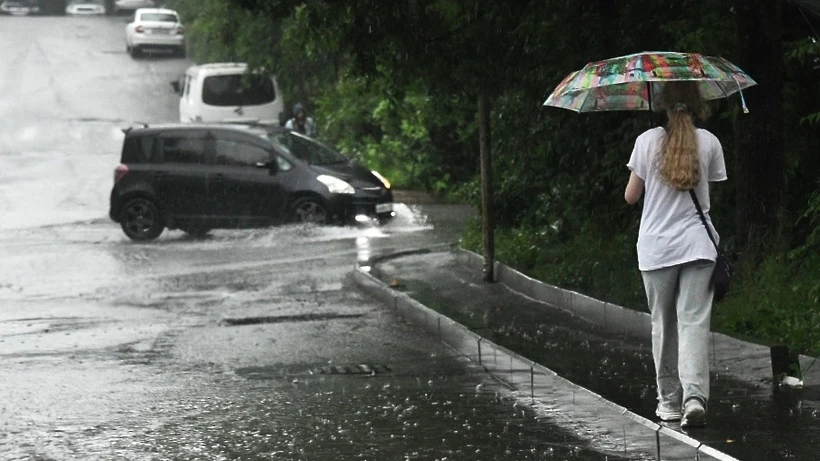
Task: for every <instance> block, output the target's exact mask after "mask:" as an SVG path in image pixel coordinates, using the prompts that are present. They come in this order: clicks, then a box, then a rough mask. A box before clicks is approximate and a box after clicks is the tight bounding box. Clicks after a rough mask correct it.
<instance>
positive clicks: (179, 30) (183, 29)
mask: <svg viewBox="0 0 820 461" xmlns="http://www.w3.org/2000/svg"><path fill="white" fill-rule="evenodd" d="M177 34H178V35H185V28H184V27H182V26H179V27H177Z"/></svg>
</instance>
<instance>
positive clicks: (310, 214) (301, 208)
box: [290, 197, 330, 224]
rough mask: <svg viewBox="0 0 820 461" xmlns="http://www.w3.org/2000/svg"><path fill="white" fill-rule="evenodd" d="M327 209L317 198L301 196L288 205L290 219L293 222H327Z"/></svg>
mask: <svg viewBox="0 0 820 461" xmlns="http://www.w3.org/2000/svg"><path fill="white" fill-rule="evenodd" d="M329 218H330V216H329V214H328V209H327V207H326V206H325V204H324V203H322V202H321V201H320V200H319V199H317V198H313V197H302V198H299V199H297V200H296V201H295V202H293V204H292V205H291V206H290V221H291V222H295V223H312V224H327V223H328V222H329V220H330V219H329Z"/></svg>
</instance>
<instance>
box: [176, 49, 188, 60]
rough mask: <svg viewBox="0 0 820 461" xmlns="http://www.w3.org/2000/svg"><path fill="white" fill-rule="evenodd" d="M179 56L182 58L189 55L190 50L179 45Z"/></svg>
mask: <svg viewBox="0 0 820 461" xmlns="http://www.w3.org/2000/svg"><path fill="white" fill-rule="evenodd" d="M177 56H179V57H180V58H185V57H187V56H188V52H187V51H186V50H185V47H184V46H181V47H179V50H177Z"/></svg>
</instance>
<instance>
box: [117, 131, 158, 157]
mask: <svg viewBox="0 0 820 461" xmlns="http://www.w3.org/2000/svg"><path fill="white" fill-rule="evenodd" d="M153 153H154V137H153V136H129V137H127V138H126V139H125V143H123V152H122V162H123V163H150V162H151V159H152V157H153Z"/></svg>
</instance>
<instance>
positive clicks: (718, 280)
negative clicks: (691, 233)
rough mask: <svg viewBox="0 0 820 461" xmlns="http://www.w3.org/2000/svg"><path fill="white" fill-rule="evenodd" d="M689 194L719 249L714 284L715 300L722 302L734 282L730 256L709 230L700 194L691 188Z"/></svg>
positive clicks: (713, 242)
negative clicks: (727, 255)
mask: <svg viewBox="0 0 820 461" xmlns="http://www.w3.org/2000/svg"><path fill="white" fill-rule="evenodd" d="M689 194H690V195H691V196H692V201H693V202H695V208H697V210H698V215H699V216H700V221H701V222H702V223H703V227H705V228H706V233H707V234H709V240H711V241H712V245H714V246H715V250H717V257H716V258H715V270H714V271H713V272H712V286H713V287H714V289H715V298H714V301H715V302H716V303H717V302H720V301H721V300H722V299H723V297H724V296H726V293H728V292H729V285H731V283H732V268H731V267H730V266H729V258H727V257H726V255H725V254H724V253H723V252H722V251H720V248H718V246H717V243H716V242H715V238H714V237H712V231H711V230H709V225H708V224H707V223H706V216H704V215H703V210H702V209H701V208H700V202H698V196H697V195H695V191H694V190H693V189H689Z"/></svg>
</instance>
